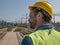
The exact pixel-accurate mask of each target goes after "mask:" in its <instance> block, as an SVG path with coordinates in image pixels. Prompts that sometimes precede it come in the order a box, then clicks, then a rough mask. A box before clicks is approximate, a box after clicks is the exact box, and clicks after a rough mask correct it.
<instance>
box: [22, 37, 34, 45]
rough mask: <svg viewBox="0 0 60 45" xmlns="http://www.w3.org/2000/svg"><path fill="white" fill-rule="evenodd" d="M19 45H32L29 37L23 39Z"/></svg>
mask: <svg viewBox="0 0 60 45" xmlns="http://www.w3.org/2000/svg"><path fill="white" fill-rule="evenodd" d="M21 45H33V43H32V39H31V38H30V37H29V36H26V37H24V38H23V40H22V43H21Z"/></svg>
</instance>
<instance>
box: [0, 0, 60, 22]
mask: <svg viewBox="0 0 60 45" xmlns="http://www.w3.org/2000/svg"><path fill="white" fill-rule="evenodd" d="M38 1H40V0H0V19H3V20H5V21H8V22H14V21H19V22H21V17H22V21H25V18H26V15H27V17H28V18H29V9H28V6H30V5H33V4H34V3H35V2H38ZM46 1H48V2H50V3H51V4H52V5H53V10H54V13H56V14H60V5H59V3H60V0H46ZM57 20H58V21H59V18H58V17H57Z"/></svg>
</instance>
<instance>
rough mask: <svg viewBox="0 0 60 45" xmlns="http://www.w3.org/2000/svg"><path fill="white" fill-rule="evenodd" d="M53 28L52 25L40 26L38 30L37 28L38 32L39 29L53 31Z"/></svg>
mask: <svg viewBox="0 0 60 45" xmlns="http://www.w3.org/2000/svg"><path fill="white" fill-rule="evenodd" d="M53 27H54V26H53V25H52V24H43V25H41V26H39V27H38V28H36V30H39V29H51V28H53Z"/></svg>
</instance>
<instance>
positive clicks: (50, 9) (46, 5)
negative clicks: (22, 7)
mask: <svg viewBox="0 0 60 45" xmlns="http://www.w3.org/2000/svg"><path fill="white" fill-rule="evenodd" d="M33 7H37V8H41V9H44V10H45V11H46V12H48V13H49V15H50V16H51V17H52V15H53V7H52V5H51V4H50V3H48V2H46V1H40V2H36V3H35V4H34V5H33V6H29V9H30V10H32V8H33Z"/></svg>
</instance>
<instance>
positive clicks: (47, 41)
mask: <svg viewBox="0 0 60 45" xmlns="http://www.w3.org/2000/svg"><path fill="white" fill-rule="evenodd" d="M28 36H29V37H31V39H32V42H33V45H60V34H59V32H57V31H56V30H54V29H47V30H37V31H35V32H34V33H31V34H29V35H28Z"/></svg>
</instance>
